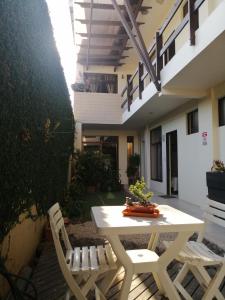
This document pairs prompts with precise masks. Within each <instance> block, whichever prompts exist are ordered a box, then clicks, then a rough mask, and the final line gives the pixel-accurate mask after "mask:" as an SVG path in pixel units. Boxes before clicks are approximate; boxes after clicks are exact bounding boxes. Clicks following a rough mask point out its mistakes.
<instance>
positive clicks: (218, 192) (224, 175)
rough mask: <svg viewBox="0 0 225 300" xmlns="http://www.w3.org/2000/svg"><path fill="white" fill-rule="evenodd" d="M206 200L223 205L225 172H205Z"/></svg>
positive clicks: (224, 201) (224, 199) (224, 200)
mask: <svg viewBox="0 0 225 300" xmlns="http://www.w3.org/2000/svg"><path fill="white" fill-rule="evenodd" d="M206 182H207V186H208V198H209V199H211V200H214V201H217V202H220V203H225V172H207V173H206Z"/></svg>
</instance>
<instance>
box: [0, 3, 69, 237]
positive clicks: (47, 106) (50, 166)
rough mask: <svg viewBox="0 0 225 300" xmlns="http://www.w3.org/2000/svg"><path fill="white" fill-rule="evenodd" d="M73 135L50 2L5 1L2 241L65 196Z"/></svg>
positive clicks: (0, 84) (1, 9) (0, 96)
mask: <svg viewBox="0 0 225 300" xmlns="http://www.w3.org/2000/svg"><path fill="white" fill-rule="evenodd" d="M65 34H66V33H65ZM73 133H74V119H73V113H72V108H71V103H70V100H69V95H68V90H67V86H66V82H65V78H64V75H63V70H62V67H61V64H60V58H59V55H58V52H57V49H56V45H55V41H54V38H53V30H52V26H51V22H50V18H49V15H48V8H47V4H46V3H45V1H44V0H1V1H0V241H1V240H2V239H3V238H4V236H5V235H6V234H7V232H8V231H9V230H10V229H11V228H12V226H13V225H15V224H16V223H17V222H18V216H19V215H20V214H21V213H22V212H24V211H27V209H28V208H29V207H30V206H31V205H32V204H33V203H35V204H37V207H38V209H39V212H40V213H45V212H46V210H47V209H48V208H49V206H50V205H51V204H52V203H54V202H55V201H60V200H61V199H62V198H63V194H64V191H65V187H66V182H67V171H68V158H69V156H70V154H71V153H72V152H73V140H74V136H73V135H74V134H73Z"/></svg>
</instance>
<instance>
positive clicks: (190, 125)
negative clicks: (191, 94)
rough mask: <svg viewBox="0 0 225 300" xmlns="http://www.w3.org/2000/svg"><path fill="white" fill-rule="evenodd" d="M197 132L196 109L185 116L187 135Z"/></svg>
mask: <svg viewBox="0 0 225 300" xmlns="http://www.w3.org/2000/svg"><path fill="white" fill-rule="evenodd" d="M196 132H198V109H196V110H193V111H191V112H189V113H188V114H187V134H192V133H196Z"/></svg>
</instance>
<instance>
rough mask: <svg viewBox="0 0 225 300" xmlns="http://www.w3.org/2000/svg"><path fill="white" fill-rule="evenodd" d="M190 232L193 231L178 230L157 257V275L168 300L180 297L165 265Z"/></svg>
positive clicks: (175, 299) (173, 256)
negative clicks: (173, 239)
mask: <svg viewBox="0 0 225 300" xmlns="http://www.w3.org/2000/svg"><path fill="white" fill-rule="evenodd" d="M192 234H193V232H179V233H178V235H177V238H176V239H175V241H174V242H173V243H171V245H170V246H169V248H168V249H167V250H166V251H165V252H164V253H163V254H162V255H161V256H160V258H159V262H158V263H159V271H158V277H159V278H160V282H161V285H162V287H163V289H164V291H166V296H167V297H168V298H169V299H170V300H180V299H181V298H180V296H179V294H178V292H177V290H176V288H175V286H174V284H173V282H172V280H171V279H170V277H169V274H168V272H167V267H168V265H169V264H170V263H171V262H172V260H173V259H175V258H176V256H177V255H178V253H179V252H180V250H181V249H182V248H183V247H184V245H185V243H186V242H187V241H188V238H189V237H190V236H191V235H192Z"/></svg>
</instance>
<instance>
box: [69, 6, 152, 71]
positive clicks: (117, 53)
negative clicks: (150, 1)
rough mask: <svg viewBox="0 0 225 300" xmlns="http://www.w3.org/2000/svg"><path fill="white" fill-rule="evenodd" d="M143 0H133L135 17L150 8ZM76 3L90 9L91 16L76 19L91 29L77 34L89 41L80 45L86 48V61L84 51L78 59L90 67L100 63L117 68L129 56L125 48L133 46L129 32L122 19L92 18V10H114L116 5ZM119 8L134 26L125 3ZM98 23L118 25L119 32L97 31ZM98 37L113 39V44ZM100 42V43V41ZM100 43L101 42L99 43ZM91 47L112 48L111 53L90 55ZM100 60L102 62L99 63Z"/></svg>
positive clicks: (139, 23) (107, 25)
mask: <svg viewBox="0 0 225 300" xmlns="http://www.w3.org/2000/svg"><path fill="white" fill-rule="evenodd" d="M142 2H143V0H131V3H132V10H133V12H134V15H135V18H136V17H137V15H138V13H139V12H140V11H143V12H146V11H147V10H148V9H150V8H151V7H150V6H142ZM74 4H79V5H80V6H81V7H82V8H84V9H90V10H91V11H90V18H89V19H80V18H79V17H78V18H77V19H76V21H79V22H80V23H82V24H86V25H87V27H88V28H89V30H87V33H82V32H81V33H80V32H77V33H76V34H78V35H80V36H81V37H83V38H87V39H88V40H87V42H86V43H85V42H82V44H81V45H79V46H80V47H81V48H82V49H84V50H86V53H87V57H86V63H85V62H84V60H85V58H84V52H83V53H79V54H78V55H79V56H78V61H79V62H80V63H82V64H84V65H86V67H87V68H88V66H89V65H91V64H98V65H104V63H106V65H113V66H114V67H115V68H116V67H117V66H120V65H121V63H120V60H122V59H124V58H126V57H127V56H124V55H123V51H124V50H129V49H131V48H133V47H127V46H126V44H127V41H128V40H129V36H128V34H127V32H126V31H125V30H124V28H123V24H122V23H121V20H120V19H119V20H115V19H114V20H107V19H106V20H104V19H101V17H100V19H99V20H93V18H92V11H93V10H94V9H102V10H112V9H114V6H113V5H112V4H110V2H109V4H101V3H95V0H90V1H89V2H88V3H87V2H77V1H75V2H74ZM119 8H120V9H122V10H123V13H124V14H125V18H126V20H127V22H128V23H129V25H130V26H132V23H131V21H130V19H129V17H128V14H127V12H126V7H125V5H119ZM142 24H144V23H143V22H137V26H140V25H142ZM94 25H97V26H105V27H110V26H115V27H116V26H117V27H118V31H117V34H114V33H110V32H109V33H108V32H107V30H106V31H103V32H101V31H100V32H99V33H98V30H97V28H96V31H95V32H93V30H92V26H94ZM94 39H96V41H95V42H94V41H93V42H91V40H94ZM98 39H109V40H111V41H112V42H111V45H104V44H103V45H101V42H100V41H98ZM99 42H100V43H99ZM98 43H99V44H98ZM91 49H96V50H98V49H99V50H111V51H109V54H108V55H107V54H106V53H107V52H105V53H104V52H102V54H103V55H102V54H99V55H97V54H98V52H96V55H90V50H91ZM99 62H100V63H99Z"/></svg>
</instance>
